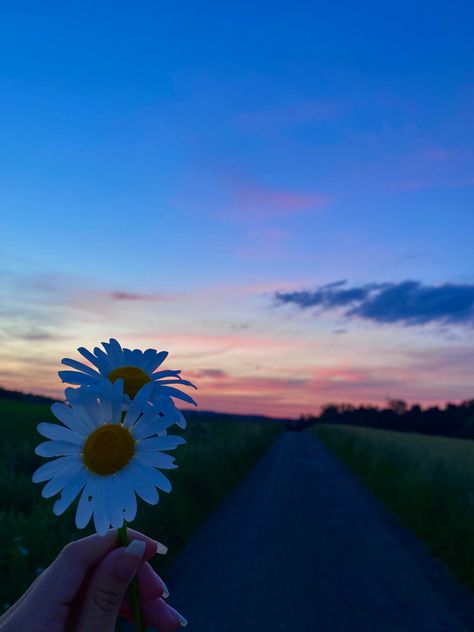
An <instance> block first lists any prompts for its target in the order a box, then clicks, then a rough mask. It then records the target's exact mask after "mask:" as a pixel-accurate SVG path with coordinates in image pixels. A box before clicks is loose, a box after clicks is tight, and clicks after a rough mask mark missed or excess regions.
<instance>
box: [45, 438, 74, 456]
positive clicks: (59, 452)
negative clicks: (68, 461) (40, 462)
mask: <svg viewBox="0 0 474 632" xmlns="http://www.w3.org/2000/svg"><path fill="white" fill-rule="evenodd" d="M79 449H80V448H79V447H78V445H77V443H69V442H68V441H44V442H43V443H40V444H39V445H37V446H36V448H35V454H38V456H47V457H51V456H65V455H66V454H79Z"/></svg>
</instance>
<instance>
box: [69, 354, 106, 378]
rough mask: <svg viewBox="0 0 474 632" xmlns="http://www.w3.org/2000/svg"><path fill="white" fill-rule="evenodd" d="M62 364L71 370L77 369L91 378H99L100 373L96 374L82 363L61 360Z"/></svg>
mask: <svg viewBox="0 0 474 632" xmlns="http://www.w3.org/2000/svg"><path fill="white" fill-rule="evenodd" d="M61 363H62V364H65V365H66V366H70V367H72V368H73V369H77V370H78V371H80V372H81V373H87V375H91V376H92V377H100V373H98V372H97V371H96V370H95V369H92V368H91V367H90V366H87V364H83V363H82V362H78V361H77V360H71V359H70V358H63V359H62V360H61Z"/></svg>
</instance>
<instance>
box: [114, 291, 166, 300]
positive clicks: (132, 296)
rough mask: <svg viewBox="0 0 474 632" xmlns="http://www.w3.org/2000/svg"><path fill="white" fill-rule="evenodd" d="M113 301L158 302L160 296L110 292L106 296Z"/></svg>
mask: <svg viewBox="0 0 474 632" xmlns="http://www.w3.org/2000/svg"><path fill="white" fill-rule="evenodd" d="M108 295H109V296H110V298H111V299H113V300H114V301H159V300H161V299H162V298H163V297H162V295H161V294H144V293H142V294H138V293H137V292H120V291H119V292H110V293H109V294H108Z"/></svg>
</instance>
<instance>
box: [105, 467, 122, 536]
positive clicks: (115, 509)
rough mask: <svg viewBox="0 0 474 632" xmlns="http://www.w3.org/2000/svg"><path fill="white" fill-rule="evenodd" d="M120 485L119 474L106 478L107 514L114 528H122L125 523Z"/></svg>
mask: <svg viewBox="0 0 474 632" xmlns="http://www.w3.org/2000/svg"><path fill="white" fill-rule="evenodd" d="M118 485H119V480H118V479H117V476H107V478H106V479H105V480H104V488H105V504H106V509H107V515H108V517H109V520H110V525H111V526H112V528H113V529H120V527H121V526H122V525H123V509H122V504H121V496H120V491H119V489H118Z"/></svg>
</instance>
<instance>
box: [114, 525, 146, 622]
mask: <svg viewBox="0 0 474 632" xmlns="http://www.w3.org/2000/svg"><path fill="white" fill-rule="evenodd" d="M117 536H118V543H119V545H120V546H127V545H128V533H127V523H126V522H125V520H124V521H123V525H122V526H121V527H120V529H117ZM128 596H129V598H130V604H131V606H132V611H133V622H134V624H135V629H136V632H145V626H144V625H143V621H142V612H141V609H140V600H139V598H138V583H137V578H136V577H134V578H133V579H132V581H131V583H130V586H129V588H128Z"/></svg>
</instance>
